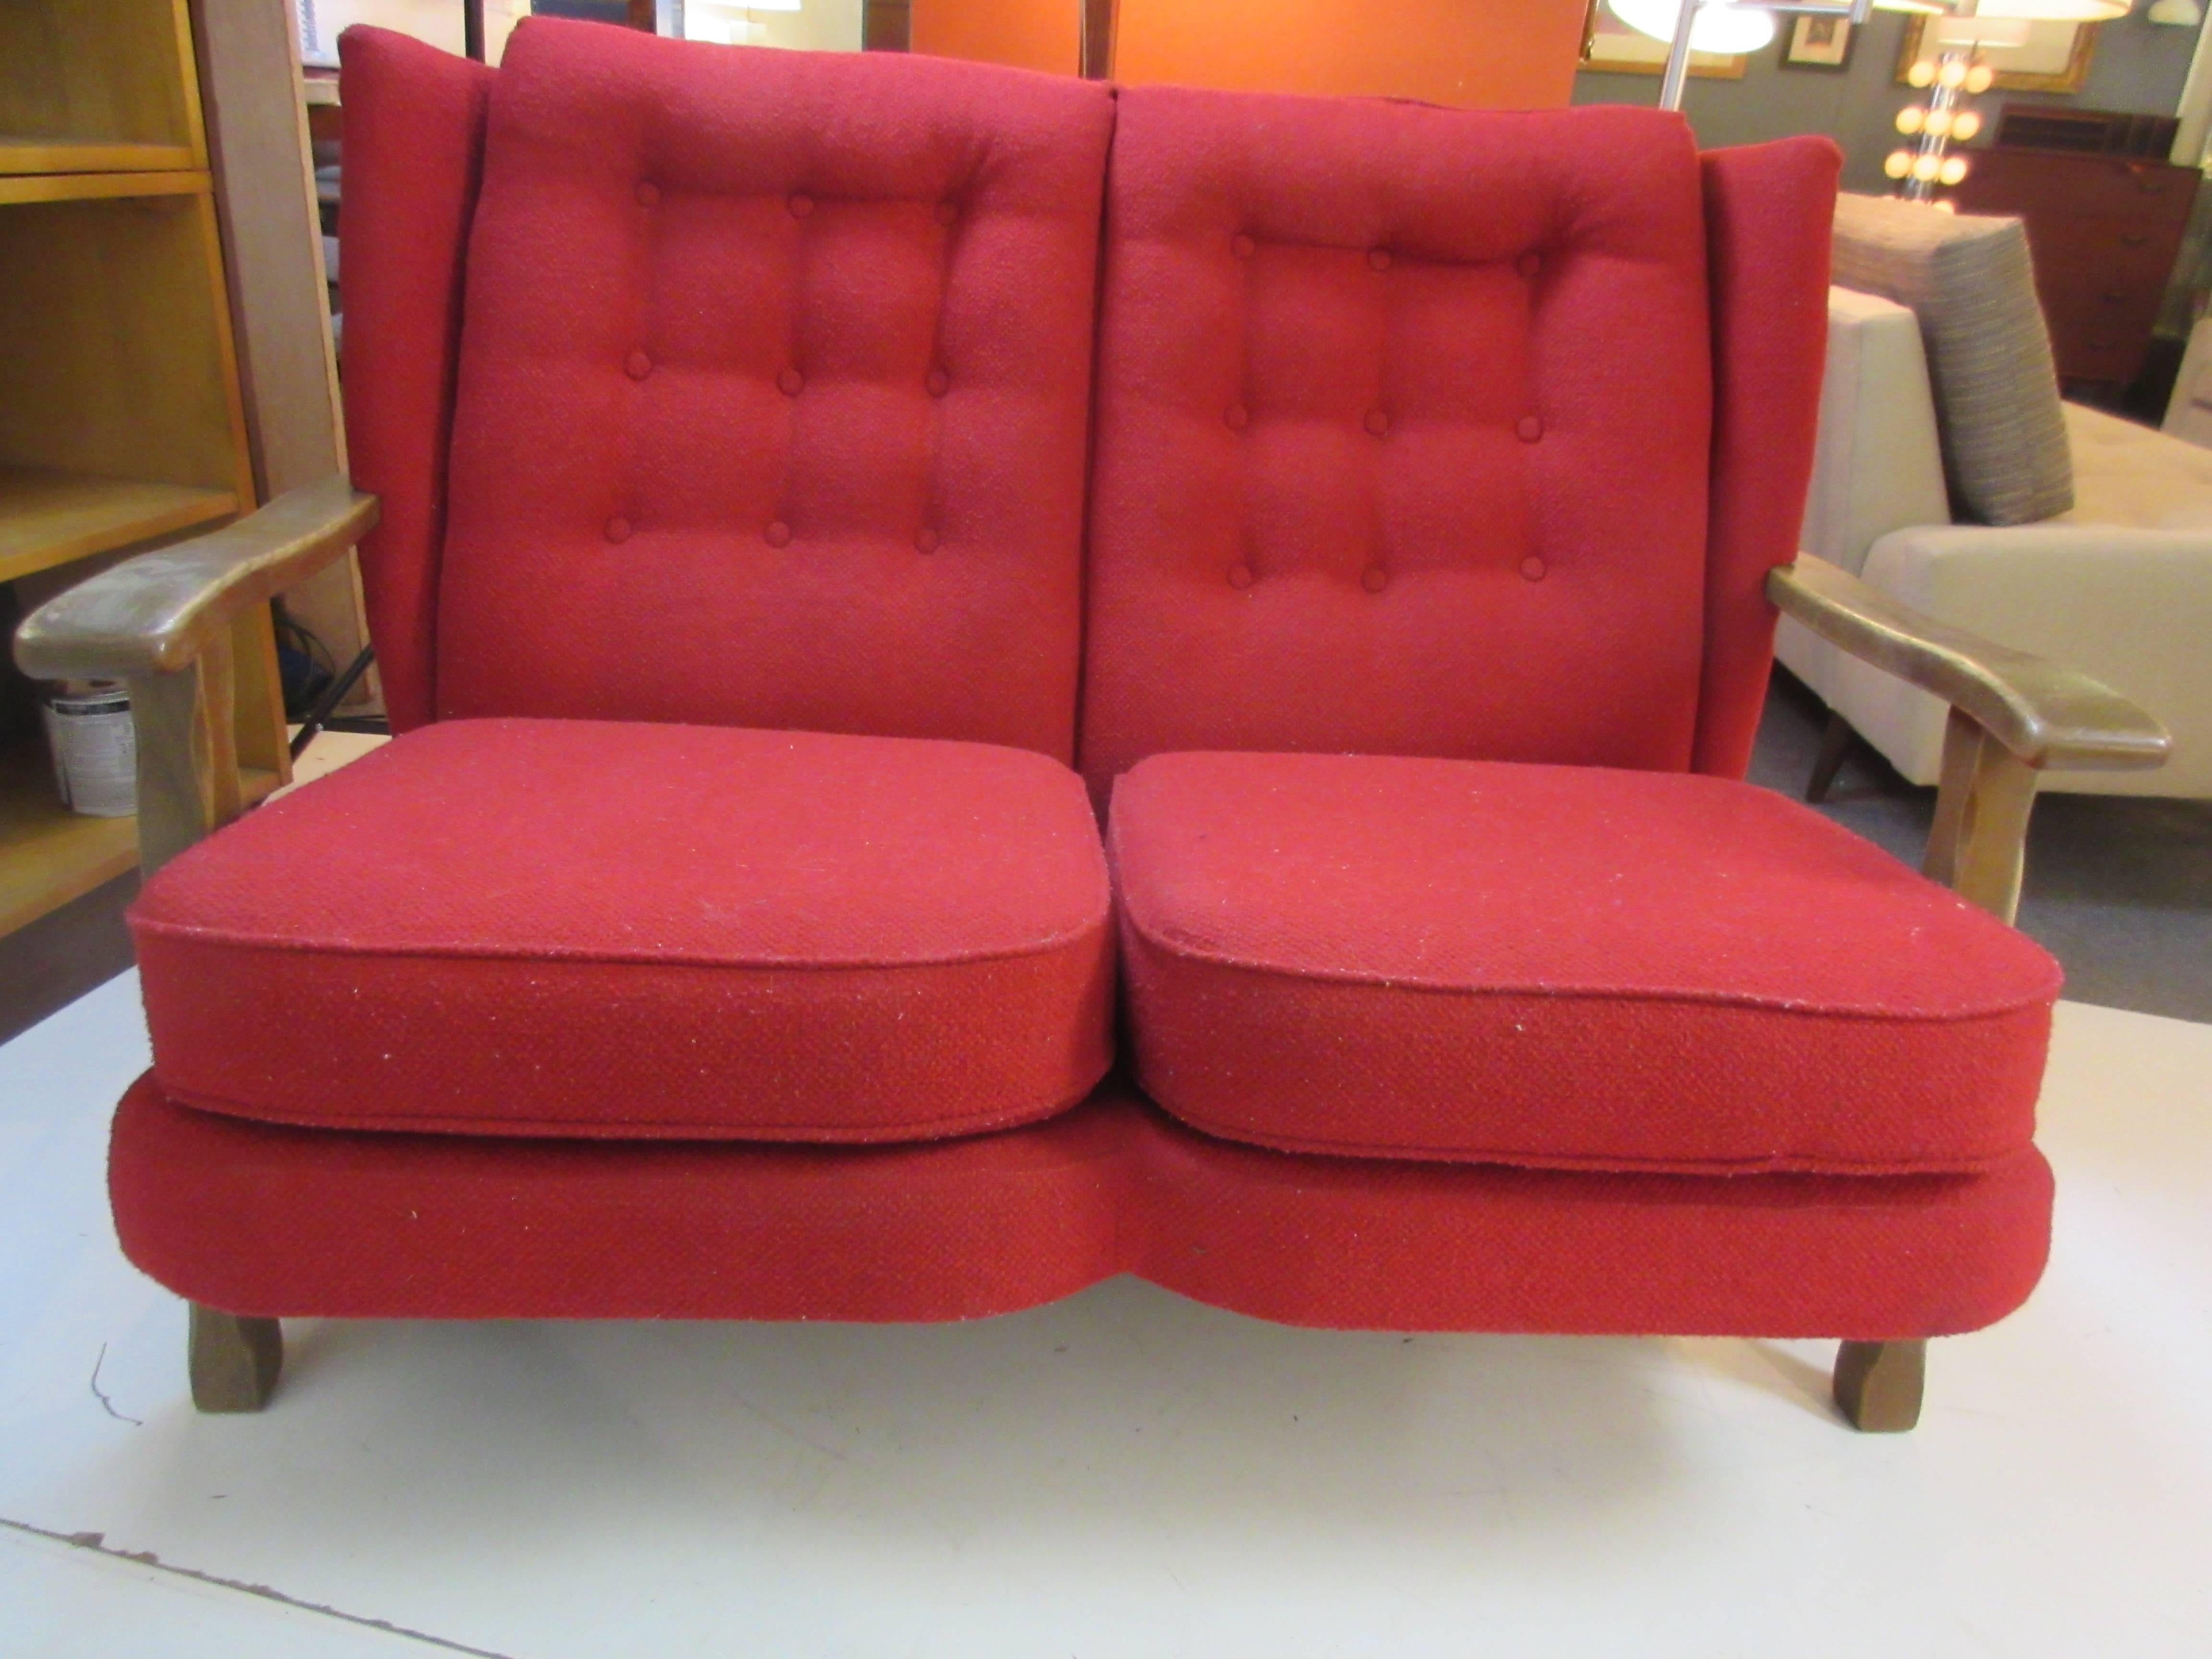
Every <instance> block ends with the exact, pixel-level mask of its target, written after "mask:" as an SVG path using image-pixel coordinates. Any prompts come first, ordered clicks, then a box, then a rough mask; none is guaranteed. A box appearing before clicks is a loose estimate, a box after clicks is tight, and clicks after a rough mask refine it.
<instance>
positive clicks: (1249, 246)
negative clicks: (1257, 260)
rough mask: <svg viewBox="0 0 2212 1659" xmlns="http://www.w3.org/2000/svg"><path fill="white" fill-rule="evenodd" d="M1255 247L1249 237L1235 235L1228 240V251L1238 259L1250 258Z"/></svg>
mask: <svg viewBox="0 0 2212 1659" xmlns="http://www.w3.org/2000/svg"><path fill="white" fill-rule="evenodd" d="M1254 246H1255V243H1254V242H1253V240H1252V239H1251V238H1250V237H1249V236H1244V235H1237V236H1232V237H1231V238H1230V239H1229V251H1230V252H1231V253H1233V254H1235V255H1236V256H1237V258H1240V259H1249V258H1251V257H1252V250H1253V247H1254Z"/></svg>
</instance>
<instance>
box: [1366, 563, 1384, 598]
mask: <svg viewBox="0 0 2212 1659" xmlns="http://www.w3.org/2000/svg"><path fill="white" fill-rule="evenodd" d="M1359 585H1360V586H1362V587H1364V588H1365V589H1366V590H1367V591H1368V592H1370V593H1380V592H1382V591H1383V589H1384V588H1386V587H1388V586H1390V573H1389V571H1387V570H1385V569H1384V568H1383V567H1382V566H1381V565H1379V564H1370V565H1369V566H1368V567H1367V568H1366V569H1364V570H1363V571H1361V572H1360V573H1359Z"/></svg>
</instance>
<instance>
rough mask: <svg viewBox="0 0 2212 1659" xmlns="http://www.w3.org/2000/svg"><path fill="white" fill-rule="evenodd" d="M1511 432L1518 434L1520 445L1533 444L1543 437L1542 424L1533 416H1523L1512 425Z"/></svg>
mask: <svg viewBox="0 0 2212 1659" xmlns="http://www.w3.org/2000/svg"><path fill="white" fill-rule="evenodd" d="M1513 430H1514V431H1515V432H1516V434H1518V435H1519V436H1520V439H1521V441H1522V443H1524V444H1533V443H1534V442H1535V441H1536V440H1537V439H1539V438H1541V437H1542V436H1543V435H1544V423H1543V422H1541V421H1540V420H1538V419H1537V418H1536V417H1535V416H1534V415H1523V416H1522V417H1521V418H1520V420H1519V421H1518V422H1516V423H1515V424H1514V428H1513Z"/></svg>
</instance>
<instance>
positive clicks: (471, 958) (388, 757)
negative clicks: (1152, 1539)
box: [131, 24, 1113, 1140]
mask: <svg viewBox="0 0 2212 1659" xmlns="http://www.w3.org/2000/svg"><path fill="white" fill-rule="evenodd" d="M532 27H537V26H536V25H534V24H533V25H532ZM131 928H132V932H133V934H134V936H135V937H136V939H137V945H138V960H139V963H140V969H141V973H142V976H143V984H144V989H145V996H146V1008H147V1018H148V1020H149V1024H151V1026H152V1030H153V1034H154V1063H155V1070H156V1071H157V1073H159V1074H160V1076H161V1079H162V1083H163V1085H164V1087H165V1088H166V1089H167V1091H168V1093H169V1094H170V1095H171V1097H173V1098H175V1099H179V1100H184V1101H189V1102H191V1103H195V1104H197V1105H201V1106H204V1107H207V1108H210V1109H215V1110H218V1111H224V1112H233V1113H237V1114H240V1115H245V1116H248V1117H262V1118H270V1119H276V1120H279V1121H288V1122H296V1123H317V1124H328V1125H338V1126H344V1127H363V1128H386V1129H393V1128H407V1129H440V1130H456V1131H472V1132H487V1131H489V1132H494V1133H500V1132H504V1133H527V1134H554V1135H598V1136H621V1137H652V1136H670V1135H685V1136H702V1137H717V1136H728V1137H737V1138H750V1139H785V1140H884V1139H915V1138H919V1137H924V1136H930V1135H941V1134H949V1133H957V1132H961V1131H965V1130H971V1129H977V1128H986V1127H996V1126H999V1125H1001V1124H1006V1123H1018V1122H1022V1121H1026V1120H1028V1119H1030V1118H1035V1117H1039V1116H1042V1115H1045V1114H1047V1113H1049V1112H1054V1111H1057V1110H1059V1109H1061V1108H1062V1107H1065V1106H1067V1105H1069V1104H1071V1103H1073V1102H1075V1101H1077V1100H1079V1099H1080V1098H1082V1097H1083V1095H1084V1094H1085V1092H1086V1091H1088V1090H1089V1089H1090V1088H1091V1085H1093V1084H1095V1083H1096V1082H1097V1080H1098V1079H1099V1077H1100V1075H1101V1074H1102V1073H1103V1072H1104V1071H1105V1069H1106V1066H1107V1062H1108V1058H1109V1030H1108V1017H1109V1004H1110V1001H1111V995H1112V977H1113V956H1112V939H1111V933H1110V929H1109V925H1108V894H1107V886H1106V872H1105V865H1104V860H1103V857H1102V855H1101V854H1100V850H1099V847H1098V837H1097V828H1096V825H1095V824H1094V823H1093V821H1092V819H1091V811H1090V807H1089V803H1088V801H1087V800H1086V799H1085V795H1084V790H1083V786H1082V784H1081V782H1080V781H1079V780H1078V779H1077V778H1076V776H1075V775H1074V774H1073V773H1072V772H1070V771H1068V770H1067V769H1066V768H1065V767H1063V766H1061V765H1060V764H1059V763H1056V762H1054V761H1050V760H1047V759H1045V758H1044V757H1042V756H1038V755H1032V754H1027V753H1024V752H1022V751H1020V750H1009V749H994V748H986V747H983V746H981V745H978V744H951V743H935V742H915V741H912V740H908V739H899V738H851V737H836V736H821V735H815V734H810V733H804V732H751V731H743V730H730V729H726V728H712V727H696V726H627V725H617V724H611V723H600V722H597V721H582V720H558V721H541V720H484V721H459V722H452V723H445V724H441V725H437V726H430V727H428V728H427V729H425V730H423V731H421V732H415V733H412V734H411V735H410V736H408V737H405V738H400V739H398V740H396V741H395V742H394V743H392V744H391V745H390V746H389V747H387V748H386V749H383V750H380V751H378V752H377V753H375V754H374V755H371V756H369V757H366V758H365V759H362V760H361V761H358V762H356V763H354V764H353V765H352V766H349V767H348V768H347V769H345V770H343V772H340V773H337V774H336V775H333V776H331V777H330V778H327V779H325V780H324V781H320V782H319V783H316V784H314V785H313V786H312V787H308V788H307V789H305V790H302V791H301V792H300V793H298V794H296V795H295V796H293V797H291V798H289V799H285V800H282V801H279V802H276V804H274V805H270V806H269V807H266V808H264V809H263V810H262V811H258V812H255V813H253V814H252V815H251V816H250V817H246V818H244V819H242V820H240V822H239V823H235V824H233V825H232V826H230V827H229V828H228V829H225V830H224V831H223V832H222V834H221V835H219V836H215V837H213V838H212V839H211V840H209V841H207V842H202V843H201V844H200V845H199V846H197V847H196V848H192V849H191V851H190V852H188V853H186V854H184V855H183V856H181V857H179V858H178V859H176V860H174V861H173V862H172V863H170V864H169V865H168V866H166V867H165V868H163V869H162V871H161V873H160V874H159V875H157V876H156V877H155V878H154V879H153V881H152V882H150V883H149V884H148V886H147V889H146V891H145V893H144V895H143V896H142V897H141V898H140V899H139V901H138V902H137V905H136V907H134V908H133V910H132V913H131Z"/></svg>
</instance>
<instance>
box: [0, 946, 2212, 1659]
mask: <svg viewBox="0 0 2212 1659" xmlns="http://www.w3.org/2000/svg"><path fill="white" fill-rule="evenodd" d="M136 997H137V987H136V985H135V982H134V981H132V980H131V979H130V978H127V977H126V978H125V979H123V980H120V981H116V982H114V983H112V984H111V985H109V986H107V987H105V988H103V989H102V990H100V991H99V992H97V993H95V994H94V995H92V996H91V997H88V998H87V999H86V1000H84V1001H82V1002H80V1003H78V1004H77V1005H76V1006H73V1007H71V1008H70V1009H68V1010H66V1011H64V1012H63V1013H61V1014H59V1015H58V1016H57V1017H56V1018H53V1019H52V1020H50V1021H48V1022H47V1023H46V1024H45V1025H42V1026H40V1027H39V1028H38V1029H37V1030H33V1031H31V1032H29V1033H27V1034H26V1035H25V1036H22V1037H21V1038H19V1039H17V1040H16V1041H15V1042H14V1043H12V1044H9V1046H8V1047H7V1048H5V1049H0V1519H4V1522H5V1523H6V1524H4V1525H0V1654H6V1655H10V1656H13V1655H35V1656H41V1659H44V1656H63V1655H70V1656H74V1655H101V1656H105V1655H115V1654H130V1655H134V1656H135V1655H158V1656H198V1655H208V1656H216V1655H221V1656H224V1659H237V1656H241V1655H245V1656H252V1655H259V1654H275V1655H285V1656H307V1659H320V1656H348V1659H352V1656H365V1655H379V1656H381V1655H387V1654H388V1655H399V1654H404V1653H432V1652H436V1651H441V1650H442V1651H447V1652H453V1651H459V1652H463V1653H481V1654H492V1655H499V1656H508V1659H562V1656H590V1659H608V1656H621V1655H629V1654H651V1655H654V1656H678V1655H694V1654H696V1655H709V1654H711V1655H716V1656H726V1655H752V1654H763V1655H776V1656H800V1655H815V1654H820V1655H836V1656H868V1655H878V1654H880V1655H898V1656H915V1655H957V1656H960V1659H987V1656H997V1655H1007V1656H1014V1655H1018V1656H1023V1659H1030V1656H1048V1659H1049V1656H1056V1655H1074V1656H1079V1659H1105V1656H1122V1655H1127V1656H1147V1659H1161V1656H1171V1655H1182V1654H1190V1655H1203V1656H1208V1659H1216V1656H1241V1655H1246V1654H1250V1655H1255V1656H1267V1659H1290V1656H1306V1655H1323V1654H1328V1655H1336V1654H1346V1655H1376V1656H1390V1659H1407V1656H1417V1655H1428V1654H1437V1655H1452V1656H1464V1655H1470V1654H1482V1653H1499V1654H1511V1655H1515V1656H1534V1655H1550V1654H1561V1655H1604V1656H1612V1655H1635V1656H1638V1659H1650V1656H1661V1655H1685V1656H1689V1655H1695V1656H1699V1659H1710V1656H1720V1655H1736V1654H1742V1655H1759V1656H1766V1655H1773V1654H1789V1655H1791V1656H1807V1655H1838V1656H1844V1655H1850V1656H1861V1655H1864V1654H1868V1653H1882V1654H1885V1655H1895V1656H1900V1659H1922V1656H1938V1655H1954V1654H1956V1655H1977V1656H1980V1655H2002V1656H2007V1659H2029V1656H2039V1655H2057V1656H2066V1659H2080V1656H2083V1655H2090V1654H2100V1655H2101V1654H2111V1655H2125V1656H2136V1655H2142V1656H2185V1655H2201V1654H2212V1027H2207V1026H2199V1025H2189V1024H2179V1023H2177V1022H2173V1021H2166V1020H2158V1019H2153V1018H2148V1017H2146V1016H2142V1015H2136V1014H2124V1013H2117V1012H2112V1011H2109V1010H2104V1009H2097V1008H2088V1007H2081V1006H2066V1007H2065V1008H2063V1010H2062V1014H2061V1021H2060V1026H2059V1036H2058V1042H2057V1053H2056V1056H2055V1059H2054V1062H2053V1066H2052V1070H2051V1083H2050V1086H2049V1089H2048V1091H2047V1094H2046V1098H2045V1125H2046V1127H2045V1134H2044V1141H2045V1146H2046V1148H2047V1150H2048V1151H2049V1152H2051V1157H2052V1161H2053V1162H2054V1163H2055V1164H2057V1167H2058V1171H2059V1182H2060V1198H2059V1226H2058V1242H2057V1250H2056V1254H2055V1255H2054V1259H2053V1261H2052V1263H2051V1273H2050V1275H2049V1277H2048V1278H2047V1279H2045V1283H2044V1285H2043V1287H2042V1289H2041V1290H2040V1291H2039V1292H2038V1293H2037V1295H2036V1297H2035V1298H2034V1299H2033V1302H2031V1303H2030V1304H2029V1305H2028V1307H2027V1309H2026V1310H2024V1311H2022V1312H2021V1314H2019V1315H2018V1316H2015V1317H2014V1318H2013V1319H2011V1320H2009V1321H2008V1322H2006V1323H2005V1324H2004V1325H2002V1326H2001V1327H1999V1328H1997V1329H1996V1330H1993V1331H1990V1332H1987V1333H1984V1334H1982V1335H1980V1336H1978V1337H1973V1338H1969V1339H1965V1340H1958V1341H1955V1342H1949V1343H1944V1344H1940V1345H1938V1346H1937V1347H1936V1350H1935V1352H1934V1356H1933V1358H1932V1361H1931V1383H1930V1397H1929V1410H1928V1414H1927V1417H1926V1419H1924V1420H1923V1424H1922V1425H1921V1427H1920V1429H1919V1431H1918V1432H1917V1433H1915V1434H1912V1435H1909V1436H1905V1437H1889V1438H1883V1437H1861V1436H1857V1435H1854V1434H1852V1433H1850V1431H1847V1430H1845V1429H1844V1428H1843V1427H1842V1426H1840V1425H1838V1423H1837V1422H1836V1421H1834V1420H1833V1419H1832V1417H1831V1416H1830V1415H1829V1414H1828V1412H1827V1410H1826V1406H1825V1403H1824V1400H1823V1389H1824V1385H1825V1371H1826V1365H1827V1363H1828V1360H1829V1358H1830V1352H1829V1349H1828V1347H1827V1346H1826V1345H1823V1344H1796V1343H1784V1344H1760V1343H1749V1342H1720V1341H1699V1342H1661V1341H1642V1342H1634V1341H1593V1340H1535V1339H1526V1338H1482V1337H1421V1338H1419V1339H1416V1340H1402V1339H1400V1338H1397V1337H1392V1336H1375V1335H1353V1336H1346V1335H1330V1334H1318V1333H1311V1332H1297V1331H1288V1330H1283V1329H1279V1328H1273V1327H1270V1326H1267V1325H1263V1324H1259V1323H1256V1322H1252V1321H1249V1320H1244V1319H1240V1318H1237V1317H1234V1316H1230V1315H1226V1314H1220V1313H1215V1312H1212V1311H1211V1310H1206V1309H1203V1308H1199V1307H1195V1306H1193V1305H1191V1304H1188V1303H1184V1302H1182V1301H1179V1300H1177V1299H1176V1298H1175V1297H1170V1296H1169V1295H1167V1294H1165V1293H1164V1292H1160V1291H1153V1290H1152V1289H1149V1288H1147V1287H1145V1286H1142V1285H1133V1284H1127V1283H1117V1284H1112V1285H1103V1286H1101V1287H1099V1288H1098V1289H1097V1290H1094V1291H1091V1292H1090V1293H1088V1294H1087V1295H1085V1296H1082V1297H1077V1298H1076V1299H1074V1300H1073V1301H1072V1302H1069V1303H1066V1304H1062V1305H1060V1306H1059V1307H1056V1308H1051V1309H1046V1310H1040V1311H1037V1312H1035V1313H1030V1314H1025V1315H1021V1316H1016V1317H1013V1318H1009V1319H1003V1320H996V1321H991V1322H985V1323H981V1324H977V1325H971V1326H965V1327H953V1328H889V1329H869V1328H855V1327H843V1326H812V1327H806V1326H801V1327H712V1326H705V1327H702V1326H675V1327H661V1326H653V1325H644V1324H638V1325H615V1324H608V1325H584V1326H564V1327H548V1326H529V1325H506V1326H474V1327H452V1328H445V1327H437V1326H432V1325H427V1324H422V1325H371V1324H323V1325H313V1324H306V1323H303V1324H301V1325H300V1326H298V1327H296V1328H294V1329H293V1330H292V1331H291V1333H290V1334H291V1335H292V1337H293V1341H292V1354H291V1360H290V1364H289V1367H288V1370H287V1373H286V1376H285V1381H284V1383H283V1389H282V1390H281V1392H280V1393H279V1395H278V1396H277V1399H276V1403H275V1405H274V1406H273V1407H271V1409H270V1411H269V1413H267V1414H265V1415H264V1416H262V1417H259V1418H244V1419H208V1418H201V1417H197V1416H195V1415H194V1413H192V1411H191V1407H190V1405H189V1403H188V1401H186V1398H185V1392H184V1379H183V1373H182V1346H183V1326H184V1320H183V1315H182V1311H181V1310H180V1308H179V1305H178V1304H176V1303H175V1302H174V1301H173V1299H172V1298H170V1297H168V1296H167V1295H166V1294H165V1293H164V1292H162V1291H160V1290H158V1289H156V1288H155V1286H154V1285H151V1284H149V1283H148V1282H147V1281H145V1280H144V1279H141V1278H139V1277H138V1276H137V1273H134V1272H133V1271H132V1270H131V1268H130V1267H127V1266H126V1265H125V1263H124V1262H123V1261H122V1259H121V1257H120V1256H119V1255H118V1253H117V1250H116V1247H115V1243H114V1238H113V1235H112V1231H110V1228H109V1225H108V1221H107V1215H106V1205H105V1201H104V1198H103V1195H102V1192H101V1186H100V1164H101V1157H102V1150H103V1146H104V1140H105V1133H106V1116H107V1111H108V1108H109V1106H110V1104H111V1103H112V1101H113V1100H114V1098H115V1097H116V1095H117V1094H118V1091H120V1090H121V1088H122V1086H123V1085H124V1084H125V1082H126V1081H127V1080H128V1079H130V1078H131V1075H132V1074H133V1073H136V1072H137V1070H138V1069H139V1067H140V1066H142V1065H143V1056H144V1043H145V1040H144V1035H143V1027H142V1026H141V1024H140V1022H139V1018H138V1014H137V1002H136ZM95 1366H96V1367H97V1373H98V1375H97V1383H98V1389H99V1394H95V1392H94V1371H95ZM100 1394H104V1395H106V1403H103V1401H102V1400H101V1399H100V1397H99V1395H100ZM71 1540H74V1541H71ZM131 1557H137V1558H139V1559H129V1558H131Z"/></svg>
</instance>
